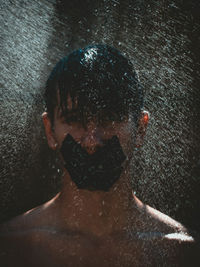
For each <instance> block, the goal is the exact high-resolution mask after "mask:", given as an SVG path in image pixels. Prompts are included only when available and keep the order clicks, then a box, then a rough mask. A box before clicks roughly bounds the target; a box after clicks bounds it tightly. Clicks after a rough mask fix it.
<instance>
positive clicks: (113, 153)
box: [61, 134, 126, 191]
mask: <svg viewBox="0 0 200 267" xmlns="http://www.w3.org/2000/svg"><path fill="white" fill-rule="evenodd" d="M61 153H62V156H63V158H64V161H65V167H66V169H67V170H68V172H69V174H70V176H71V179H72V180H73V182H74V183H75V184H76V185H77V187H78V188H82V189H88V190H103V191H109V189H110V188H111V187H112V185H113V184H114V183H115V182H116V181H117V180H118V179H119V177H120V175H121V172H122V170H123V168H122V167H121V164H122V163H123V161H124V160H125V159H126V156H125V155H124V153H123V150H122V148H121V145H120V142H119V139H118V137H117V136H113V137H112V138H111V139H109V140H107V141H106V142H105V145H104V146H102V147H100V148H98V150H97V151H96V152H94V153H93V154H92V155H90V154H88V153H87V151H86V150H85V149H84V148H82V147H81V145H80V144H78V143H77V142H76V141H75V140H74V139H73V137H72V136H71V135H70V134H68V135H67V136H66V138H65V139H64V141H63V143H62V146H61Z"/></svg>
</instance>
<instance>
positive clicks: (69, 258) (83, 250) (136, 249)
mask: <svg viewBox="0 0 200 267" xmlns="http://www.w3.org/2000/svg"><path fill="white" fill-rule="evenodd" d="M9 253H10V255H9ZM167 254H168V249H167V247H165V246H163V244H162V241H157V242H155V240H152V241H151V240H149V241H145V242H144V241H142V240H139V239H135V238H130V237H126V236H124V235H118V236H112V237H111V236H107V237H104V238H94V237H91V236H85V235H82V234H77V233H67V234H66V233H60V232H59V233H57V232H48V231H41V232H40V231H36V232H34V233H31V235H28V236H26V235H25V236H24V237H23V236H22V237H21V238H20V239H19V240H17V241H15V240H14V242H13V249H12V251H11V252H8V256H9V260H10V259H11V258H12V260H13V261H12V262H11V264H10V265H9V264H8V265H6V266H20V267H23V266H29V267H31V266H34V267H35V266H37V267H40V266H41V267H45V266H48V267H72V266H73V267H75V266H76V267H79V266H81V267H84V266H86V267H90V266H92V267H93V266H95V267H100V266H101V267H108V266H112V267H115V266H116V267H117V266H123V267H128V266H131V267H134V266H135V267H138V266H157V265H156V264H157V261H158V262H159V263H161V262H165V261H166V255H167ZM16 262H17V264H18V265H16ZM13 263H15V265H13ZM160 266H166V265H162V264H160ZM172 266H173V265H172Z"/></svg>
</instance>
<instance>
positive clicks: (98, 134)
mask: <svg viewBox="0 0 200 267" xmlns="http://www.w3.org/2000/svg"><path fill="white" fill-rule="evenodd" d="M101 146H103V140H102V131H101V129H100V128H99V127H98V126H97V125H95V124H93V123H90V124H88V125H87V129H86V131H85V135H84V138H83V140H82V147H84V148H85V149H86V151H87V152H88V153H89V154H93V153H94V152H95V151H96V150H97V149H98V147H101Z"/></svg>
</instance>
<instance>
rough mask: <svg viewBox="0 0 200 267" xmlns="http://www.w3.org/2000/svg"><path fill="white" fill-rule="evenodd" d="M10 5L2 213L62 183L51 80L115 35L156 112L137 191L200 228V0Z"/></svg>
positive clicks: (140, 157)
mask: <svg viewBox="0 0 200 267" xmlns="http://www.w3.org/2000/svg"><path fill="white" fill-rule="evenodd" d="M0 11H1V17H0V25H1V40H0V45H1V49H0V53H1V55H0V61H1V71H0V76H1V79H0V83H1V91H0V118H1V120H0V122H1V124H0V125H1V132H0V157H1V161H0V221H1V222H2V221H4V220H8V219H9V218H11V217H13V216H15V215H17V214H20V213H22V212H23V211H25V210H28V209H30V208H31V207H34V206H36V205H39V204H40V203H42V202H44V201H46V200H48V199H49V198H51V197H52V196H53V195H55V193H56V192H57V191H58V190H59V188H60V185H61V181H60V176H61V172H60V169H59V167H58V163H57V160H56V161H55V155H54V154H53V152H51V151H50V150H49V149H48V146H47V143H46V140H45V137H44V129H43V126H42V121H41V113H42V111H43V109H44V106H43V93H44V85H45V81H46V79H47V77H48V75H49V72H50V70H51V69H52V67H53V66H54V64H55V63H56V62H57V61H58V60H59V59H60V58H61V57H63V56H65V55H67V54H68V53H69V52H71V51H72V50H74V49H76V48H81V47H84V46H86V45H88V44H91V43H106V44H109V45H112V46H115V47H116V48H118V49H119V50H121V51H122V52H123V53H124V54H126V55H127V56H128V57H130V59H131V60H132V62H133V64H134V67H135V69H136V70H137V72H138V75H139V77H140V80H141V82H142V85H143V87H144V91H145V95H146V96H145V99H146V102H145V107H146V109H148V110H149V111H150V113H151V119H150V125H149V128H148V131H147V136H146V139H145V144H144V146H143V148H142V149H141V150H140V151H138V152H136V153H135V158H134V160H133V188H134V191H135V192H136V195H137V196H138V197H139V198H140V199H141V200H142V201H144V202H145V203H148V204H149V205H151V206H153V207H155V208H157V209H159V210H161V211H162V212H164V213H166V214H168V215H170V216H172V217H173V218H175V219H177V220H179V221H181V222H182V223H184V224H185V225H186V226H188V227H191V228H192V229H194V230H197V231H200V134H199V132H200V112H199V111H200V95H199V85H200V83H199V82H200V81H199V69H200V68H199V62H200V61H199V58H200V52H199V48H200V40H199V39H200V20H199V18H200V5H199V1H195V0H193V1H181V0H172V1H167V0H159V1H156V0H150V1H144V0H132V1H131V0H97V1H92V0H90V1H89V0H85V1H81V0H80V1H79V0H73V1H64V0H63V1H53V0H51V1H47V0H46V1H44V0H43V1H42V0H39V1H38V0H37V1H36V0H26V1H25V0H18V1H17V0H1V1H0Z"/></svg>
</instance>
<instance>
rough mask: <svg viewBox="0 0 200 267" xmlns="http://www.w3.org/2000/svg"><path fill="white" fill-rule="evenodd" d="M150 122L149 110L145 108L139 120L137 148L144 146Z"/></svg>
mask: <svg viewBox="0 0 200 267" xmlns="http://www.w3.org/2000/svg"><path fill="white" fill-rule="evenodd" d="M148 122H149V112H148V111H146V110H143V111H142V112H141V114H140V118H139V121H138V128H137V132H136V142H135V146H136V147H137V148H138V147H140V146H142V144H143V141H144V136H145V134H146V129H147V125H148Z"/></svg>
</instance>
